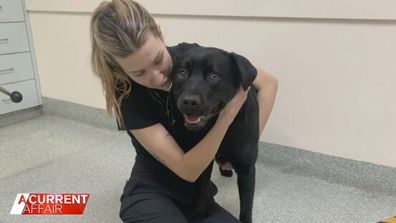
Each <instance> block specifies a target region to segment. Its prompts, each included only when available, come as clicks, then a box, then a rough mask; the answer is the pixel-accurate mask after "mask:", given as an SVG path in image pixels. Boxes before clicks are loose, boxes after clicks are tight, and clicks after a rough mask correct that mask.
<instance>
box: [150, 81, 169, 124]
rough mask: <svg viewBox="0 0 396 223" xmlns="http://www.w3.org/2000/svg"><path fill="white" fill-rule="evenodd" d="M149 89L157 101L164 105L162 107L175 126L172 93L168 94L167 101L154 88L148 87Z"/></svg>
mask: <svg viewBox="0 0 396 223" xmlns="http://www.w3.org/2000/svg"><path fill="white" fill-rule="evenodd" d="M147 91H148V92H149V94H150V96H151V97H152V98H153V99H154V100H155V101H156V102H158V103H159V104H160V105H161V106H162V108H163V109H164V110H165V113H166V116H167V118H168V121H169V122H170V124H171V126H172V127H173V125H174V124H175V117H174V114H173V107H172V103H171V100H172V93H170V92H169V93H168V95H167V96H166V101H164V99H162V97H161V96H160V95H159V94H158V93H157V92H155V91H154V90H152V89H149V88H147Z"/></svg>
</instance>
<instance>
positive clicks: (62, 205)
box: [10, 193, 89, 215]
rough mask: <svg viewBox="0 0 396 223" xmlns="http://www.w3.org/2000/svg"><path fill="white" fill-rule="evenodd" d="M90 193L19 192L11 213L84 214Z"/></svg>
mask: <svg viewBox="0 0 396 223" xmlns="http://www.w3.org/2000/svg"><path fill="white" fill-rule="evenodd" d="M88 199H89V193H84V194H72V193H65V194H38V193H31V194H29V193H22V194H17V196H16V198H15V202H14V205H13V206H12V209H11V212H10V214H19V215H21V214H23V215H63V214H75V215H78V214H80V215H81V214H83V213H84V209H85V205H87V203H88Z"/></svg>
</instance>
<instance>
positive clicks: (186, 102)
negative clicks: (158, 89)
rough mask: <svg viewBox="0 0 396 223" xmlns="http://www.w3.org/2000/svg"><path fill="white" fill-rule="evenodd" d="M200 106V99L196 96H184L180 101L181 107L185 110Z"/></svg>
mask: <svg viewBox="0 0 396 223" xmlns="http://www.w3.org/2000/svg"><path fill="white" fill-rule="evenodd" d="M200 104H201V99H200V98H199V96H198V95H186V96H184V97H183V99H182V107H183V108H184V109H186V110H190V111H191V110H194V109H197V108H198V107H199V106H200Z"/></svg>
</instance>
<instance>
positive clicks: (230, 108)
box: [219, 86, 250, 125]
mask: <svg viewBox="0 0 396 223" xmlns="http://www.w3.org/2000/svg"><path fill="white" fill-rule="evenodd" d="M249 90H250V87H249V88H248V89H247V90H246V91H244V90H243V88H242V86H240V87H239V89H238V91H237V93H236V94H235V96H234V98H232V99H231V101H229V102H228V103H227V105H226V106H225V107H224V108H223V109H222V110H221V112H220V114H219V119H222V120H225V121H226V123H227V124H228V125H230V124H231V123H232V122H233V121H234V118H235V116H236V115H237V114H238V112H239V110H240V109H241V107H242V105H243V104H244V103H245V101H246V98H247V95H248V93H249Z"/></svg>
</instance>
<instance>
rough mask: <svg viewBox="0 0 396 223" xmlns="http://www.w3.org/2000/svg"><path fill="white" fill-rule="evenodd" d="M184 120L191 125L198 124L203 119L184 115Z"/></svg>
mask: <svg viewBox="0 0 396 223" xmlns="http://www.w3.org/2000/svg"><path fill="white" fill-rule="evenodd" d="M184 120H185V121H186V122H187V123H189V124H196V123H198V122H199V121H200V120H201V117H200V116H194V115H184Z"/></svg>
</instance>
